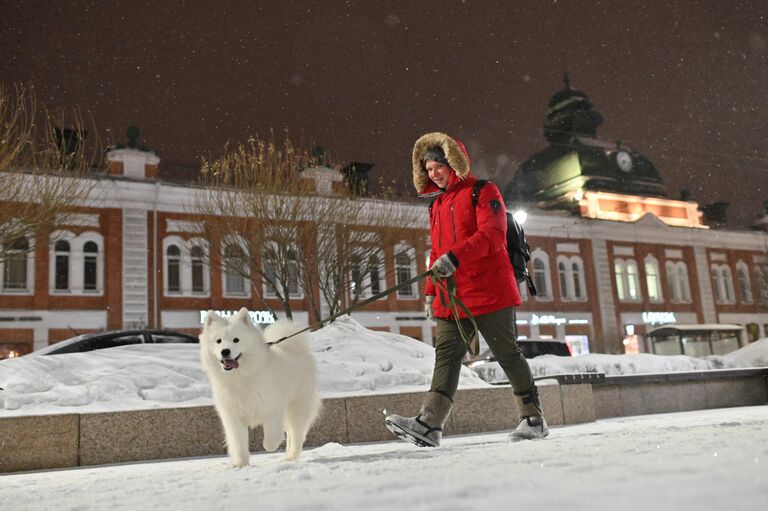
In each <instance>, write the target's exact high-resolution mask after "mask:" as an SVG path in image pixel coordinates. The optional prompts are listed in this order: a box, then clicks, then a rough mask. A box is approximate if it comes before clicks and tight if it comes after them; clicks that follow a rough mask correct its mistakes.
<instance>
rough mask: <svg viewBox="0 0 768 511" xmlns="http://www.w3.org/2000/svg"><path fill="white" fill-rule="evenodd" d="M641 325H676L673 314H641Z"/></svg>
mask: <svg viewBox="0 0 768 511" xmlns="http://www.w3.org/2000/svg"><path fill="white" fill-rule="evenodd" d="M643 323H645V324H646V325H662V324H666V323H677V318H676V317H675V313H674V312H643Z"/></svg>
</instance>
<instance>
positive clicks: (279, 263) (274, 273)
mask: <svg viewBox="0 0 768 511" xmlns="http://www.w3.org/2000/svg"><path fill="white" fill-rule="evenodd" d="M262 265H263V267H264V281H265V282H264V285H265V294H266V296H270V297H276V296H278V292H277V291H278V289H279V290H280V295H281V296H282V297H283V299H285V298H288V297H290V298H299V297H301V296H302V292H301V287H300V285H299V277H300V274H299V270H300V268H299V261H298V256H297V254H296V251H295V250H293V249H288V250H284V249H281V248H279V247H278V245H277V244H276V243H274V242H270V243H269V244H268V245H267V246H266V247H265V248H264V252H263V253H262ZM286 288H287V289H286Z"/></svg>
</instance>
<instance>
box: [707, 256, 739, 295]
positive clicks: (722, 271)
mask: <svg viewBox="0 0 768 511" xmlns="http://www.w3.org/2000/svg"><path fill="white" fill-rule="evenodd" d="M710 274H711V276H712V288H713V289H712V291H713V292H714V294H715V302H716V303H718V304H726V305H727V304H733V303H736V292H735V290H734V287H733V275H732V274H731V267H730V266H728V265H727V264H712V265H711V266H710Z"/></svg>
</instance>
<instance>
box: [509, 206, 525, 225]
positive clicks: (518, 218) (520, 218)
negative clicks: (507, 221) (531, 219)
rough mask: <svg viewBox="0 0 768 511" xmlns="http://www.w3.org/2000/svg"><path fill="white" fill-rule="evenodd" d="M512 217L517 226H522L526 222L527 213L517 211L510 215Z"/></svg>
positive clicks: (520, 210)
mask: <svg viewBox="0 0 768 511" xmlns="http://www.w3.org/2000/svg"><path fill="white" fill-rule="evenodd" d="M512 216H513V217H514V219H515V220H516V221H517V223H518V224H520V225H523V224H524V223H525V221H526V220H528V213H526V212H525V211H524V210H522V209H518V210H517V211H515V212H514V213H512Z"/></svg>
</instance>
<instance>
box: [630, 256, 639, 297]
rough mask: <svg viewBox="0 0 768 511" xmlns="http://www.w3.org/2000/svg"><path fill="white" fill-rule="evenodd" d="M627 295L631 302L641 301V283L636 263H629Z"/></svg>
mask: <svg viewBox="0 0 768 511" xmlns="http://www.w3.org/2000/svg"><path fill="white" fill-rule="evenodd" d="M627 294H628V295H629V299H630V300H633V301H637V300H639V299H640V282H639V276H638V274H637V263H636V262H635V261H627Z"/></svg>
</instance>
